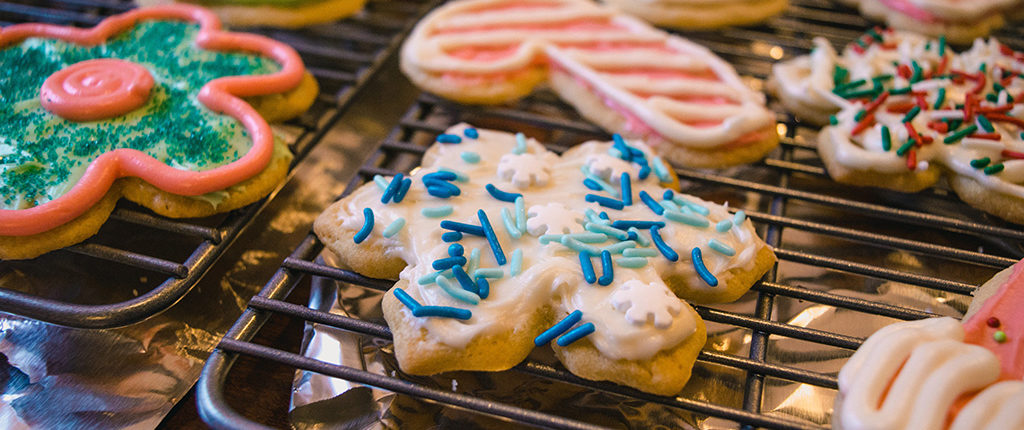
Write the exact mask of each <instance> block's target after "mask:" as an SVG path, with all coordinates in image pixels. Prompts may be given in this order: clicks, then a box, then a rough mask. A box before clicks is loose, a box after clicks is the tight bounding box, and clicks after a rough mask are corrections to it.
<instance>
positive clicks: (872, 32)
mask: <svg viewBox="0 0 1024 430" xmlns="http://www.w3.org/2000/svg"><path fill="white" fill-rule="evenodd" d="M868 34H870V35H871V38H872V39H875V40H877V41H879V42H882V41H884V40H885V39H883V38H882V35H881V34H878V32H877V31H875V29H873V28H869V29H868Z"/></svg>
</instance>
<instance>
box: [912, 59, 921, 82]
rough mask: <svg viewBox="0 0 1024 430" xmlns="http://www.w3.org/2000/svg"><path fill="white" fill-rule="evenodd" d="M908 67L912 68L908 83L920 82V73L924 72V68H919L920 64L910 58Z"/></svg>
mask: <svg viewBox="0 0 1024 430" xmlns="http://www.w3.org/2000/svg"><path fill="white" fill-rule="evenodd" d="M910 68H911V69H913V70H914V73H913V74H912V75H910V83H912V84H913V83H916V82H920V81H921V73H923V72H924V70H921V65H920V64H917V60H911V61H910Z"/></svg>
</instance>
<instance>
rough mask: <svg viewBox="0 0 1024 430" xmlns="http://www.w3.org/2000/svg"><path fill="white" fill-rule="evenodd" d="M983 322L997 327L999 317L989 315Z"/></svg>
mask: <svg viewBox="0 0 1024 430" xmlns="http://www.w3.org/2000/svg"><path fill="white" fill-rule="evenodd" d="M985 324H988V326H989V327H992V328H999V325H1000V322H999V318H996V317H991V318H989V319H988V320H987V321H985Z"/></svg>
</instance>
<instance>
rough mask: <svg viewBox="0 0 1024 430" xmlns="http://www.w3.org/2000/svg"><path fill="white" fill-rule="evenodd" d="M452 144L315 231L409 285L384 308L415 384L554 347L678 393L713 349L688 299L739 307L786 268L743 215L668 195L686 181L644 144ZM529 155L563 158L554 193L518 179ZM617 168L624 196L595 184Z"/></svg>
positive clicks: (600, 374) (458, 134)
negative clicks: (759, 282)
mask: <svg viewBox="0 0 1024 430" xmlns="http://www.w3.org/2000/svg"><path fill="white" fill-rule="evenodd" d="M439 142H446V143H438V144H436V145H434V146H433V147H432V148H430V149H429V150H428V151H427V153H426V155H425V157H424V165H423V166H422V167H421V168H419V169H417V170H416V172H415V173H414V174H412V175H411V176H410V177H405V176H404V175H402V176H401V177H399V176H396V177H394V178H391V179H390V180H389V179H386V178H383V177H379V178H376V179H375V181H374V182H375V183H371V184H366V185H364V186H363V187H362V188H360V189H358V190H357V191H355V192H354V193H353V194H351V195H349V196H348V197H346V198H345V199H343V200H341V201H340V202H338V203H336V204H334V205H332V206H331V207H330V208H328V209H327V210H326V211H325V212H324V213H323V214H322V215H321V216H320V217H319V218H318V219H317V221H316V223H315V224H314V229H315V231H316V232H317V234H318V235H319V236H320V237H321V239H322V240H323V241H324V242H325V244H326V245H327V246H328V247H330V248H331V249H332V250H334V251H335V252H336V253H337V254H338V255H339V256H340V258H341V259H342V260H343V262H344V264H345V265H346V266H348V267H351V268H353V269H354V270H356V271H357V272H360V273H363V274H366V275H368V276H376V277H391V278H394V277H398V278H399V281H398V283H397V284H396V286H395V288H393V289H392V290H391V292H390V293H389V294H387V295H385V298H384V302H383V306H384V315H385V317H386V318H387V320H388V322H389V324H390V326H391V329H392V331H393V333H394V335H395V345H396V346H395V351H396V354H397V356H398V361H399V363H400V364H401V366H402V368H403V369H404V370H405V371H407V372H411V373H415V374H429V373H435V372H441V371H446V370H456V369H461V370H501V369H507V368H509V367H511V366H513V365H515V364H517V363H518V362H519V361H521V360H522V359H523V358H524V357H525V356H526V355H527V354H529V352H530V350H532V349H533V348H534V347H535V345H544V344H547V343H549V342H553V343H554V348H555V351H556V353H557V354H558V356H559V358H560V359H561V361H562V362H563V363H564V364H565V365H566V367H568V368H569V369H570V370H571V371H573V372H575V373H576V374H578V375H580V376H582V377H585V378H590V379H599V380H601V379H603V380H612V381H616V382H619V383H623V384H627V385H630V386H633V387H636V388H639V389H642V390H646V391H650V392H655V393H662V394H674V393H676V392H678V391H679V389H681V388H682V385H683V384H685V382H686V380H687V379H688V378H689V368H690V365H692V363H693V360H694V359H695V357H696V354H697V352H698V350H699V349H700V348H701V347H702V346H703V343H704V329H703V323H702V322H701V320H700V318H699V317H698V316H697V315H696V313H694V311H693V310H692V309H691V308H690V307H689V306H687V305H686V303H685V302H683V301H682V300H680V298H679V297H682V298H684V299H687V300H693V301H696V302H702V303H707V302H721V301H731V300H735V299H736V298H737V297H738V296H739V295H741V294H743V293H744V292H745V291H746V290H747V289H748V288H749V287H750V285H751V284H752V283H753V282H754V281H755V280H756V279H757V278H759V277H760V276H761V275H762V274H763V273H764V272H765V271H766V270H767V269H768V268H769V267H771V265H772V263H773V262H774V255H773V254H772V252H771V250H770V249H769V248H768V246H767V245H766V244H765V243H764V242H762V241H761V240H760V239H759V238H758V237H757V234H756V233H755V232H754V230H753V227H752V225H751V223H750V221H748V220H746V219H745V216H744V215H743V213H742V212H739V213H737V214H733V213H730V212H729V211H728V210H727V209H726V208H725V207H723V206H719V205H715V204H711V203H708V202H705V201H703V200H700V199H697V198H694V197H691V196H686V195H682V194H678V193H676V192H674V191H672V190H668V189H665V188H663V185H662V184H669V183H672V182H673V180H674V177H673V175H672V173H671V171H669V170H668V169H667V168H666V166H665V165H664V164H662V163H661V162H660V161H658V160H656V159H655V158H654V157H653V155H652V154H651V153H650V149H649V148H647V147H646V146H645V145H643V144H641V143H634V144H630V143H627V142H626V141H624V140H622V139H618V138H617V139H616V141H615V143H614V144H612V143H597V142H591V143H586V144H583V145H580V146H577V147H574V148H572V149H570V150H569V151H567V152H566V153H564V154H562V156H560V157H559V156H556V155H554V154H553V153H550V152H548V151H546V150H545V149H544V147H542V146H541V145H539V144H537V143H536V142H533V141H530V142H524V140H523V139H517V138H516V137H515V136H514V135H512V134H509V133H502V132H497V131H490V130H476V129H473V128H470V127H468V126H465V125H459V126H455V127H453V128H451V129H449V130H448V132H447V134H444V135H442V136H441V137H439ZM524 145H525V146H526V147H525V148H524ZM515 152H519V153H526V152H528V153H531V154H537V155H538V157H550V158H551V163H550V166H549V167H550V174H551V178H550V180H549V181H547V183H546V184H545V185H540V184H534V185H532V186H530V187H527V188H525V189H520V188H517V187H515V185H514V183H513V182H512V181H509V180H507V179H505V178H503V177H502V175H501V174H500V171H501V166H500V162H499V160H500V159H501V158H502V156H503V155H505V154H509V153H515ZM602 154H603V155H606V156H609V157H612V156H614V157H620V161H622V162H623V164H624V166H625V167H624V168H623V171H622V172H621V175H620V177H619V178H618V181H616V183H615V184H614V185H613V184H610V183H609V182H607V181H605V180H604V179H601V178H600V177H598V176H597V175H595V174H593V173H592V172H589V171H587V170H586V169H584V165H585V163H586V161H587V160H588V159H591V158H593V157H594V156H596V155H602Z"/></svg>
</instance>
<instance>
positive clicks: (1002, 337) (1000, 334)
mask: <svg viewBox="0 0 1024 430" xmlns="http://www.w3.org/2000/svg"><path fill="white" fill-rule="evenodd" d="M992 339H994V340H995V341H996V342H999V343H1003V342H1006V332H1005V331H1002V330H998V331H996V332H995V333H992Z"/></svg>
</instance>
